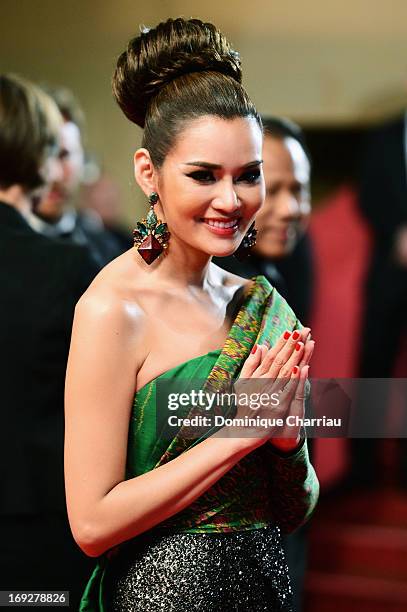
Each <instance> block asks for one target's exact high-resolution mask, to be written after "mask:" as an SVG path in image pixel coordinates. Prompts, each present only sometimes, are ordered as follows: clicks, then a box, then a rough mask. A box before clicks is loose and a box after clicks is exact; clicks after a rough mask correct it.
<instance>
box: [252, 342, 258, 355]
mask: <svg viewBox="0 0 407 612" xmlns="http://www.w3.org/2000/svg"><path fill="white" fill-rule="evenodd" d="M256 351H257V344H255V345H254V347H253V348H252V355H254V353H255V352H256Z"/></svg>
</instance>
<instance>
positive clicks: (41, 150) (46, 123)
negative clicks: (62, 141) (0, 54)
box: [0, 75, 62, 191]
mask: <svg viewBox="0 0 407 612" xmlns="http://www.w3.org/2000/svg"><path fill="white" fill-rule="evenodd" d="M61 122H62V118H61V115H60V113H59V111H58V109H57V107H56V105H55V103H54V102H53V100H51V98H50V97H49V96H47V95H46V94H45V93H44V92H43V91H42V90H41V89H40V88H39V87H37V86H36V85H34V84H33V83H30V82H29V81H27V80H25V79H22V78H21V77H17V76H15V75H0V186H1V187H2V188H3V189H7V188H9V187H11V186H12V185H21V186H22V187H23V188H24V189H25V190H26V191H32V190H33V189H36V188H37V187H40V186H41V185H42V184H43V178H42V176H41V173H40V169H41V165H42V163H43V162H44V161H45V159H46V156H47V154H48V152H49V149H50V148H51V147H55V146H56V144H57V141H58V132H59V128H60V125H61Z"/></svg>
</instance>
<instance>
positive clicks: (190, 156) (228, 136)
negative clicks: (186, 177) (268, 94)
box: [169, 116, 263, 166]
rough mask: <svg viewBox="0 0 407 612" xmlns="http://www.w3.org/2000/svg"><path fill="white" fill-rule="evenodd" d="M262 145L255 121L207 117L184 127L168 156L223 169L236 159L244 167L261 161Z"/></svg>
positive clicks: (243, 118)
mask: <svg viewBox="0 0 407 612" xmlns="http://www.w3.org/2000/svg"><path fill="white" fill-rule="evenodd" d="M262 141H263V138H262V132H261V129H260V126H259V125H258V123H257V121H256V120H255V119H254V118H251V117H235V118H233V119H223V118H220V117H214V116H204V117H199V118H198V119H194V120H193V121H191V122H188V123H187V124H186V125H185V126H184V128H183V129H182V130H181V132H180V133H179V134H178V137H177V139H176V142H175V144H174V147H173V148H172V150H171V151H170V153H169V155H171V156H173V157H176V158H177V159H178V160H179V161H180V160H181V159H182V161H185V162H190V161H192V160H200V161H207V162H210V163H218V164H220V165H222V166H223V165H225V164H227V163H228V162H230V161H232V159H233V161H235V162H236V161H238V160H241V162H242V165H244V164H247V163H248V162H249V161H255V160H260V159H261V151H262ZM249 158H250V159H249Z"/></svg>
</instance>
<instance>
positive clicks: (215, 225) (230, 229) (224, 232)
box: [201, 218, 240, 236]
mask: <svg viewBox="0 0 407 612" xmlns="http://www.w3.org/2000/svg"><path fill="white" fill-rule="evenodd" d="M201 221H202V223H204V224H205V225H206V227H207V228H208V229H209V230H210V231H211V232H212V233H214V234H217V235H218V236H233V234H235V233H236V232H237V231H238V230H239V221H240V218H239V219H227V220H226V219H225V220H220V219H201Z"/></svg>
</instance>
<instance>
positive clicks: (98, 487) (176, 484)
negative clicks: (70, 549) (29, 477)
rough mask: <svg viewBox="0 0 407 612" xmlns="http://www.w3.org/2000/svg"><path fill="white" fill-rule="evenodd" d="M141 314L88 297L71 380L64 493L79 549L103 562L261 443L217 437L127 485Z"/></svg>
mask: <svg viewBox="0 0 407 612" xmlns="http://www.w3.org/2000/svg"><path fill="white" fill-rule="evenodd" d="M145 325H146V322H145V321H143V314H142V312H141V311H140V312H138V311H135V310H134V306H131V305H130V304H127V305H126V303H123V304H117V303H112V302H111V301H109V299H106V300H104V301H102V300H100V298H99V297H98V298H97V299H96V297H92V296H89V295H88V296H85V297H83V298H82V299H81V300H80V302H79V303H78V305H77V308H76V311H75V320H74V326H73V332H72V341H71V350H70V355H69V362H68V370H67V380H66V408H65V415H66V416H65V418H66V422H65V486H66V498H67V507H68V516H69V522H70V525H71V529H72V533H73V536H74V538H75V540H76V542H77V543H78V545H79V546H80V548H81V549H82V550H83V551H84V552H85V553H86V554H87V555H89V556H92V557H94V556H99V555H100V554H102V553H103V552H105V551H106V550H108V549H109V548H111V547H113V546H115V545H117V544H119V543H121V542H123V541H125V540H128V539H130V538H132V537H134V536H136V535H138V534H140V533H142V532H144V531H146V530H148V529H150V528H152V527H154V526H155V525H157V524H158V523H160V522H162V521H164V520H166V519H167V518H169V517H170V516H172V515H174V514H176V513H177V512H180V511H181V510H183V509H184V508H185V507H186V506H188V505H190V504H191V503H192V502H193V501H195V500H196V499H197V498H198V497H199V496H201V495H202V494H203V493H204V492H205V491H207V490H208V489H209V488H210V487H211V486H212V485H213V484H214V483H215V482H216V481H217V480H219V479H220V478H221V477H222V476H223V475H224V474H225V473H226V472H228V471H229V470H230V469H231V468H232V467H233V466H234V465H235V464H236V463H237V462H238V461H240V459H241V458H242V457H244V456H245V455H246V454H248V453H249V452H250V451H251V450H253V449H254V448H255V447H256V446H259V445H260V444H262V441H261V440H250V439H247V440H244V439H233V438H230V439H225V438H221V437H219V438H218V437H212V438H209V439H207V440H204V441H203V442H201V443H200V444H198V445H196V446H195V447H193V448H191V449H189V450H188V451H186V452H185V453H183V454H182V455H180V456H179V457H177V458H175V459H174V460H172V461H170V462H168V463H167V464H165V465H162V466H160V467H158V468H157V469H155V470H152V471H151V472H148V473H146V474H142V475H141V476H137V477H136V478H132V479H130V480H126V481H125V480H124V478H125V466H126V453H127V436H128V427H129V419H130V410H131V406H132V404H133V398H134V390H135V386H136V376H135V374H136V372H137V371H138V369H139V368H140V365H141V363H142V360H143V358H144V356H143V355H142V354H141V353H140V349H138V350H137V347H140V346H142V345H143V341H144V338H143V336H142V333H141V330H142V329H145Z"/></svg>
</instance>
